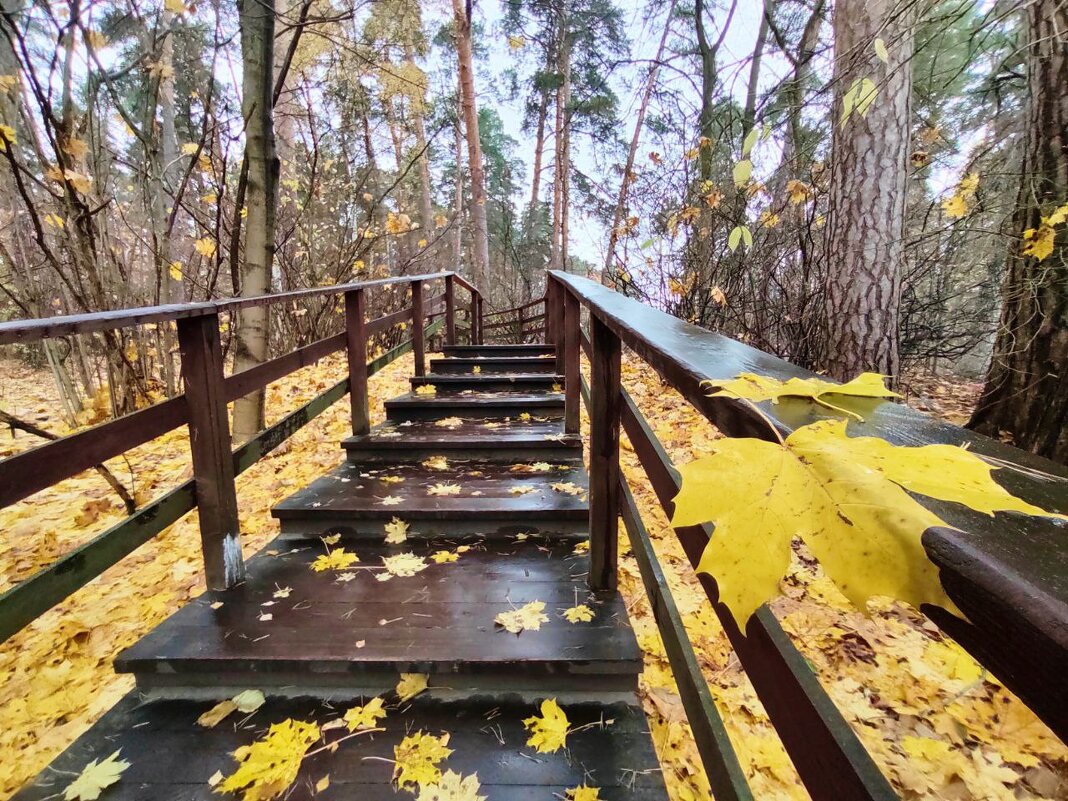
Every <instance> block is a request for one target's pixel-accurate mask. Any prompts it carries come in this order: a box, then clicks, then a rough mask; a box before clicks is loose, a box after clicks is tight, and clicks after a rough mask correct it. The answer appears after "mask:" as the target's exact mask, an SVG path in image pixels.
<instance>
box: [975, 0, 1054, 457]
mask: <svg viewBox="0 0 1068 801" xmlns="http://www.w3.org/2000/svg"><path fill="white" fill-rule="evenodd" d="M1024 13H1025V14H1026V15H1027V36H1028V40H1029V47H1030V52H1029V54H1028V70H1027V71H1028V85H1029V90H1030V91H1029V92H1028V94H1029V96H1030V98H1031V101H1030V106H1029V109H1028V114H1027V130H1026V140H1025V149H1024V156H1023V164H1022V168H1021V171H1020V172H1021V181H1020V189H1019V197H1018V199H1017V203H1016V212H1015V214H1014V215H1013V218H1012V232H1013V234H1015V235H1016V236H1019V235H1020V234H1021V233H1022V232H1024V231H1027V230H1029V229H1034V230H1038V229H1039V228H1040V227H1041V225H1042V220H1041V218H1042V216H1043V215H1048V214H1049V213H1050V212H1051V211H1053V210H1054V209H1056V208H1058V207H1060V206H1062V205H1064V204H1065V203H1068V93H1066V91H1065V87H1066V86H1068V7H1065V5H1064V3H1063V2H1060V0H1036V2H1033V3H1031V4H1029V5H1028V6H1027V7H1026V11H1025V12H1024ZM1002 304H1003V305H1002V312H1001V323H1000V326H999V329H998V336H997V341H996V343H995V345H994V354H993V357H992V359H991V362H990V369H989V372H988V373H987V378H986V386H985V388H984V390H983V394H982V396H981V397H980V399H979V405H978V407H977V408H976V410H975V414H974V415H973V416H972V420H971V422H970V423H969V426H970V427H971V428H974V429H975V430H976V431H980V432H982V433H984V434H989V435H991V436H997V435H998V434H999V433H1000V432H1002V431H1005V432H1009V433H1010V434H1012V437H1013V441H1014V442H1015V444H1016V445H1017V446H1018V447H1021V448H1026V449H1027V450H1030V451H1033V452H1034V453H1038V454H1041V455H1043V456H1047V457H1049V458H1051V459H1056V460H1057V461H1059V462H1062V463H1064V462H1068V230H1066V226H1065V225H1063V224H1061V225H1059V226H1054V245H1053V252H1052V253H1050V254H1049V255H1048V256H1046V257H1045V258H1044V259H1042V260H1041V261H1039V260H1038V259H1037V258H1035V257H1034V256H1028V255H1024V253H1023V252H1022V251H1021V246H1020V245H1019V244H1016V245H1014V246H1013V250H1012V253H1010V255H1009V259H1008V274H1007V276H1006V279H1005V284H1004V286H1003V289H1002Z"/></svg>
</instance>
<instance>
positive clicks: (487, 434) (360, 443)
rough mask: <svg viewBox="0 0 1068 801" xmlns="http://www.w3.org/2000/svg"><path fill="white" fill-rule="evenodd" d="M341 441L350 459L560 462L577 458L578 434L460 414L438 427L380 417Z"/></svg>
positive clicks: (553, 425) (540, 423)
mask: <svg viewBox="0 0 1068 801" xmlns="http://www.w3.org/2000/svg"><path fill="white" fill-rule="evenodd" d="M342 445H343V446H344V448H345V451H346V453H347V454H348V459H349V461H350V462H352V463H353V464H364V465H371V466H379V465H381V464H383V463H388V464H396V463H398V462H421V461H424V460H425V459H428V458H429V457H431V456H437V455H444V456H446V457H447V458H448V459H450V460H453V461H455V460H457V459H482V460H486V461H505V462H509V463H516V462H559V461H568V460H573V459H581V458H582V438H581V437H580V436H579V435H578V434H564V423H563V420H561V419H560V418H556V419H553V420H530V421H523V420H518V419H516V418H512V419H510V420H462V421H460V422H459V423H458V424H457V425H456V426H455V427H450V428H443V427H442V426H439V425H436V421H433V420H417V421H414V422H409V423H403V424H396V423H384V424H382V425H380V426H376V427H375V428H373V429H372V430H371V432H370V433H369V434H364V435H361V436H355V437H349V438H348V439H346V440H345V441H344V442H342Z"/></svg>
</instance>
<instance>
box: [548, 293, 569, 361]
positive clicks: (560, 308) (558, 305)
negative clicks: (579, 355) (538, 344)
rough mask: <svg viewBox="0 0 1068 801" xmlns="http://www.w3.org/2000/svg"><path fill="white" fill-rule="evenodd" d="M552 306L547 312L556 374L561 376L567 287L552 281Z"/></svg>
mask: <svg viewBox="0 0 1068 801" xmlns="http://www.w3.org/2000/svg"><path fill="white" fill-rule="evenodd" d="M552 288H553V294H552V304H551V308H550V309H548V310H547V311H548V312H549V314H550V316H551V317H552V321H553V338H552V342H553V344H554V345H556V372H557V374H558V375H559V374H562V373H563V372H564V369H565V365H564V296H565V295H567V294H568V291H567V287H565V286H564V285H563V284H560V283H557V282H556V281H552Z"/></svg>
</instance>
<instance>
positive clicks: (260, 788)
mask: <svg viewBox="0 0 1068 801" xmlns="http://www.w3.org/2000/svg"><path fill="white" fill-rule="evenodd" d="M318 739H319V726H318V725H316V724H315V723H310V722H308V723H305V722H303V721H299V720H291V719H287V720H283V721H282V722H281V723H273V724H271V728H270V729H268V731H267V734H265V735H264V736H263V738H262V739H259V740H257V741H256V742H254V743H252V744H251V745H243V746H241V747H240V748H238V749H237V750H236V751H234V759H236V760H237V761H238V762H240V763H241V764H240V766H239V767H238V769H237V770H236V771H234V772H233V773H232V774H231V775H230V776H227V777H226V779H224V780H223V782H222V783H221V784H219V786H218V787H216V788H215V792H217V793H238V792H240V793H243V795H242V798H243V799H244V801H270V799H272V798H277V797H278V796H280V795H281V794H282V793H284V792H285V791H286V790H288V789H289V786H290V785H291V784H293V782H294V781H295V780H296V778H297V771H299V770H300V762H301V760H302V759H304V754H306V753H307V751H308V749H309V748H310V747H311V746H312V744H313V743H315V741H316V740H318Z"/></svg>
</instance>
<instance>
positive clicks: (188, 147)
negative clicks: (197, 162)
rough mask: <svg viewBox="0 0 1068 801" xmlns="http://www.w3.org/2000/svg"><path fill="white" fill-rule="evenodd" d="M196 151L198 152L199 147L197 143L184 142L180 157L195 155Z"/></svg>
mask: <svg viewBox="0 0 1068 801" xmlns="http://www.w3.org/2000/svg"><path fill="white" fill-rule="evenodd" d="M198 150H200V145H199V144H198V143H197V142H185V143H184V144H183V145H182V155H185V156H192V155H195V154H196V152H197V151H198Z"/></svg>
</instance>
